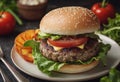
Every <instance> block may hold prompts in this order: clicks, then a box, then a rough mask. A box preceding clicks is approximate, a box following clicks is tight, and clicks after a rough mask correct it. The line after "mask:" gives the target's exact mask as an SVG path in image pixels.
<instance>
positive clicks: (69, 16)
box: [40, 6, 100, 35]
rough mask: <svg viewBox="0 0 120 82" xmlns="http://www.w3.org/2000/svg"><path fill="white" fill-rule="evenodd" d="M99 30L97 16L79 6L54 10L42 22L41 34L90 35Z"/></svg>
mask: <svg viewBox="0 0 120 82" xmlns="http://www.w3.org/2000/svg"><path fill="white" fill-rule="evenodd" d="M99 28H100V22H99V20H98V18H97V16H96V15H95V14H94V13H93V12H92V11H91V10H89V9H87V8H83V7H78V6H71V7H62V8H57V9H54V10H52V11H50V12H48V13H47V14H46V15H45V16H44V17H43V18H42V20H41V22H40V30H41V32H45V33H50V34H59V35H77V34H84V33H90V32H94V31H96V30H98V29H99Z"/></svg>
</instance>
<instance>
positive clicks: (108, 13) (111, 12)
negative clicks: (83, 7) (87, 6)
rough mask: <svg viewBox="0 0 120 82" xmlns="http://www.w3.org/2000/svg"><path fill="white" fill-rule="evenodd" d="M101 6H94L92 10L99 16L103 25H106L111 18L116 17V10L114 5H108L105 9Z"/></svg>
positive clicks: (99, 4)
mask: <svg viewBox="0 0 120 82" xmlns="http://www.w3.org/2000/svg"><path fill="white" fill-rule="evenodd" d="M101 4H102V3H96V4H94V5H93V6H92V8H91V10H92V11H93V12H94V13H95V14H96V15H97V17H98V18H99V20H100V22H101V24H106V23H107V21H108V18H109V17H110V18H113V17H115V9H114V7H113V5H112V4H109V3H107V4H106V5H105V6H104V7H102V6H101Z"/></svg>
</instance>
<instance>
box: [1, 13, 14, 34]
mask: <svg viewBox="0 0 120 82" xmlns="http://www.w3.org/2000/svg"><path fill="white" fill-rule="evenodd" d="M15 23H16V22H15V19H14V17H13V16H12V15H11V14H10V13H9V12H0V35H6V34H9V33H10V32H12V31H13V30H14V27H15Z"/></svg>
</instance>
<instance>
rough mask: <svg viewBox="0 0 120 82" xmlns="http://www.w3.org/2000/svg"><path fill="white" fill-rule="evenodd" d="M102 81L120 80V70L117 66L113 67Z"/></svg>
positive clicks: (119, 81)
mask: <svg viewBox="0 0 120 82" xmlns="http://www.w3.org/2000/svg"><path fill="white" fill-rule="evenodd" d="M100 82H120V71H119V70H117V69H115V68H111V69H110V71H109V75H108V76H104V77H102V78H101V79H100Z"/></svg>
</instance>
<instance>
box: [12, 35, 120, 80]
mask: <svg viewBox="0 0 120 82" xmlns="http://www.w3.org/2000/svg"><path fill="white" fill-rule="evenodd" d="M98 35H99V36H100V38H101V39H102V40H103V42H104V43H109V44H111V46H112V48H111V49H110V51H109V52H108V56H107V66H106V67H104V66H103V65H102V64H101V63H100V64H99V65H98V66H97V67H96V68H94V69H92V70H90V71H88V72H84V73H80V74H62V73H55V76H54V77H49V76H47V75H46V74H43V73H42V72H41V71H39V70H38V68H37V66H36V65H34V64H32V63H29V62H27V61H25V60H24V59H23V58H22V57H21V56H20V55H19V54H18V53H17V52H16V51H15V49H14V47H13V49H12V51H11V58H12V61H13V63H14V64H15V65H16V66H17V68H19V69H20V70H21V71H23V72H24V73H26V74H28V75H30V76H33V77H36V78H40V79H45V80H51V81H83V80H90V79H94V78H97V77H100V76H102V75H105V74H106V73H108V71H109V69H110V68H111V67H116V66H117V65H118V64H119V62H120V47H119V45H118V44H117V43H116V42H115V41H113V40H112V39H110V38H108V37H106V36H104V35H101V34H98Z"/></svg>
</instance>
